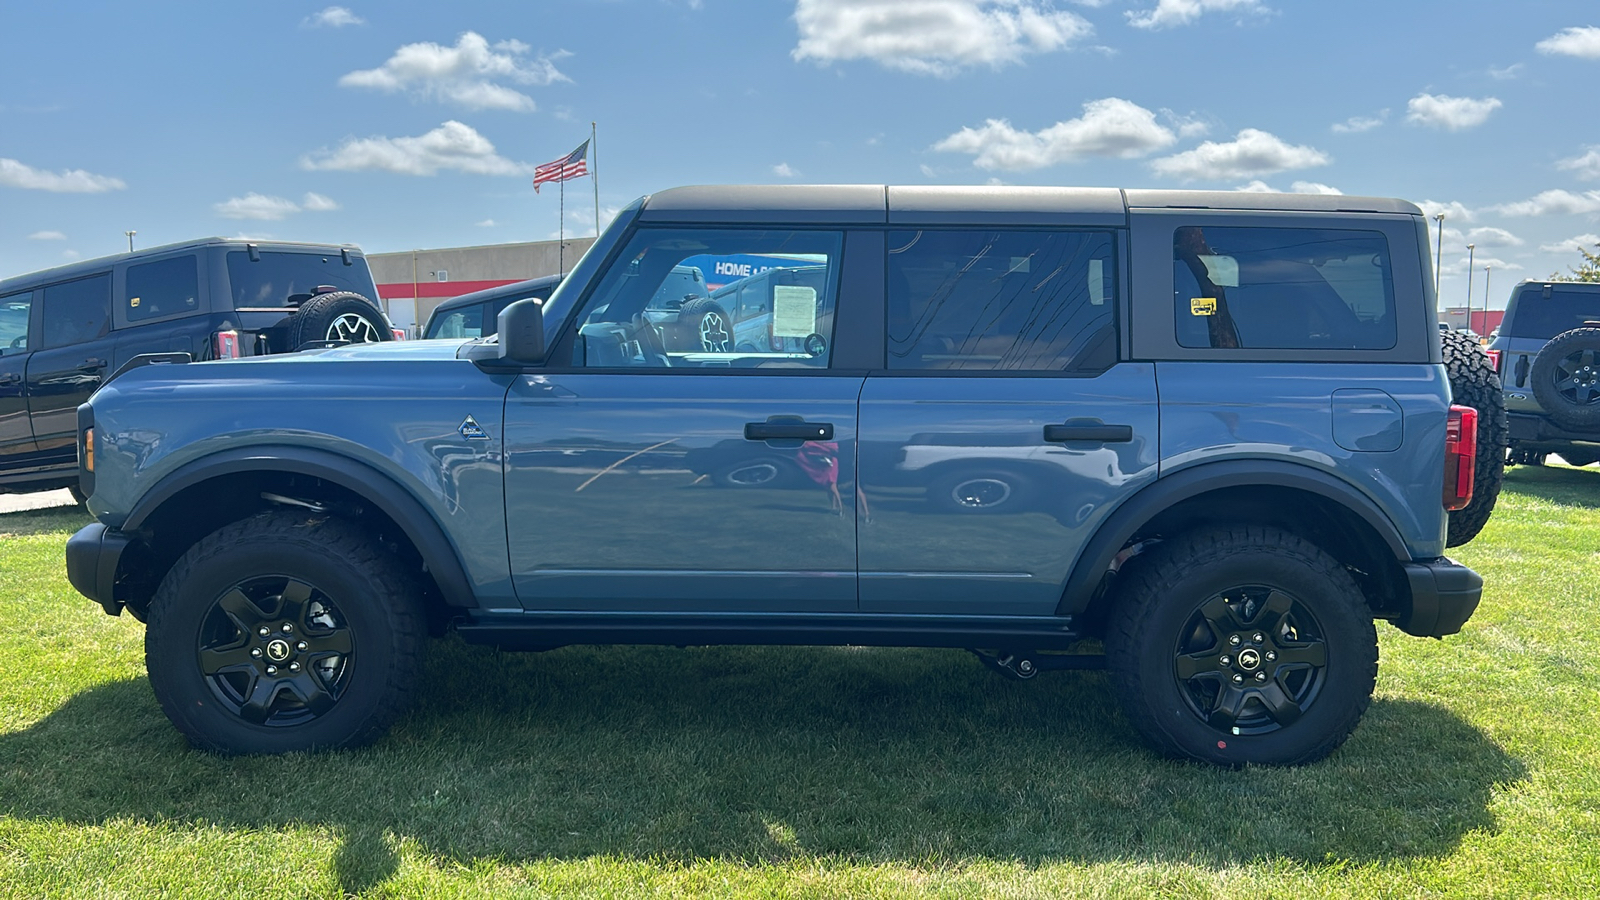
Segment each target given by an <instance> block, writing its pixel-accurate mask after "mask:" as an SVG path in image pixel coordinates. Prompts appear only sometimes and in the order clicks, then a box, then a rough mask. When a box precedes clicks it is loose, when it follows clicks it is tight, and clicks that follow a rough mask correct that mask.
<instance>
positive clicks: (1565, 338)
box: [1489, 281, 1600, 466]
mask: <svg viewBox="0 0 1600 900" xmlns="http://www.w3.org/2000/svg"><path fill="white" fill-rule="evenodd" d="M1489 356H1490V358H1491V359H1492V360H1493V361H1494V365H1495V369H1496V371H1497V372H1498V373H1499V375H1500V379H1501V382H1502V383H1503V384H1504V386H1505V404H1506V414H1507V417H1508V418H1509V420H1510V444H1509V449H1508V453H1507V460H1508V461H1509V462H1511V463H1514V464H1520V465H1535V466H1537V465H1543V464H1544V460H1545V457H1546V456H1547V455H1548V454H1550V453H1559V454H1561V458H1562V459H1565V460H1566V461H1567V462H1568V463H1570V464H1572V465H1575V466H1586V465H1589V464H1591V463H1593V462H1595V461H1597V460H1600V284H1591V283H1584V282H1566V281H1525V282H1523V283H1522V284H1519V285H1517V286H1516V287H1515V288H1513V289H1512V293H1511V299H1510V301H1509V302H1508V303H1507V304H1506V314H1505V318H1503V319H1502V320H1501V321H1500V333H1499V335H1498V336H1496V337H1495V339H1494V340H1493V341H1491V342H1490V344H1489Z"/></svg>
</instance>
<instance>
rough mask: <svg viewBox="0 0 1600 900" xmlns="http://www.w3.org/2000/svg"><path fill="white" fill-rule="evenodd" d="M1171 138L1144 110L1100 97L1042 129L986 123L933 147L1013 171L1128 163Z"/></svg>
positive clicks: (985, 166)
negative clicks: (1100, 160) (1110, 160)
mask: <svg viewBox="0 0 1600 900" xmlns="http://www.w3.org/2000/svg"><path fill="white" fill-rule="evenodd" d="M1177 139H1178V138H1177V136H1176V135H1174V134H1173V133H1172V130H1171V129H1170V128H1167V127H1166V126H1164V125H1161V124H1160V123H1158V122H1156V116H1155V113H1153V112H1151V111H1150V110H1148V109H1145V108H1144V107H1142V106H1140V105H1138V104H1137V103H1130V102H1129V101H1127V100H1123V99H1120V98H1117V97H1106V98H1105V99H1102V100H1092V101H1090V102H1088V103H1085V104H1084V105H1083V115H1082V116H1081V117H1079V118H1076V119H1068V120H1066V121H1064V122H1057V123H1056V124H1054V125H1051V126H1050V127H1049V128H1046V129H1043V130H1042V131H1038V132H1030V131H1021V130H1019V129H1017V128H1014V127H1012V125H1011V123H1010V122H1008V121H1006V120H1005V119H989V120H988V121H987V122H985V123H984V124H983V127H982V128H963V129H961V130H960V131H958V132H956V133H955V134H952V135H950V136H949V137H947V138H945V139H944V140H942V141H940V142H939V143H937V144H934V145H933V149H935V150H943V151H947V152H951V153H970V154H972V155H973V156H974V157H975V158H974V159H973V161H972V164H973V165H975V166H977V167H978V168H980V169H1004V170H1006V171H1011V172H1019V171H1025V170H1028V169H1039V168H1043V167H1045V166H1050V165H1055V164H1057V163H1064V162H1075V161H1077V160H1080V159H1084V158H1086V157H1091V156H1100V157H1114V158H1119V159H1131V158H1133V157H1137V156H1144V155H1145V154H1147V153H1150V152H1152V151H1155V150H1160V149H1161V148H1163V147H1168V146H1171V145H1172V144H1173V142H1175V141H1176V140H1177Z"/></svg>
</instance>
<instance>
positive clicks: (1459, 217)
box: [1417, 200, 1476, 224]
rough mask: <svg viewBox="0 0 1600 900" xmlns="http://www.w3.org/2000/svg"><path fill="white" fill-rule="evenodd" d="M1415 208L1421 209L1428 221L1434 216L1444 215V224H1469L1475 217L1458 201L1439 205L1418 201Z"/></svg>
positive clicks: (1427, 201) (1435, 201) (1429, 201)
mask: <svg viewBox="0 0 1600 900" xmlns="http://www.w3.org/2000/svg"><path fill="white" fill-rule="evenodd" d="M1417 206H1418V207H1420V208H1421V209H1422V214H1423V215H1425V216H1427V217H1428V219H1429V221H1432V220H1433V217H1434V216H1437V215H1438V214H1440V213H1444V219H1445V221H1446V222H1461V223H1463V224H1464V223H1467V222H1471V221H1472V220H1473V218H1474V217H1475V215H1476V214H1475V213H1473V211H1472V210H1470V209H1468V208H1467V207H1466V206H1464V205H1463V204H1462V203H1461V201H1459V200H1451V201H1450V202H1449V203H1440V202H1439V201H1437V200H1419V201H1418V202H1417Z"/></svg>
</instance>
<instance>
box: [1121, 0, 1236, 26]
mask: <svg viewBox="0 0 1600 900" xmlns="http://www.w3.org/2000/svg"><path fill="white" fill-rule="evenodd" d="M1235 11H1237V12H1241V13H1246V12H1248V13H1259V12H1266V8H1265V7H1263V6H1262V5H1261V0H1157V2H1156V8H1155V9H1151V10H1146V11H1144V12H1129V13H1127V16H1128V24H1129V25H1132V26H1133V27H1135V28H1169V27H1172V26H1176V25H1188V24H1189V23H1190V22H1193V21H1195V20H1196V19H1198V18H1200V17H1201V16H1203V15H1205V14H1206V13H1208V12H1235Z"/></svg>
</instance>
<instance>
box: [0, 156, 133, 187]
mask: <svg viewBox="0 0 1600 900" xmlns="http://www.w3.org/2000/svg"><path fill="white" fill-rule="evenodd" d="M127 186H128V185H127V184H126V183H125V182H123V180H122V179H120V178H112V177H111V176H109V175H96V174H94V173H93V172H85V171H84V170H82V169H68V170H66V171H65V172H47V171H45V170H43V169H35V168H34V167H32V166H29V165H24V164H23V163H20V162H18V161H17V160H14V159H4V158H0V187H14V188H24V189H26V190H31V191H51V192H54V193H57V194H101V193H104V192H106V191H120V190H123V189H124V188H126V187H127Z"/></svg>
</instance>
